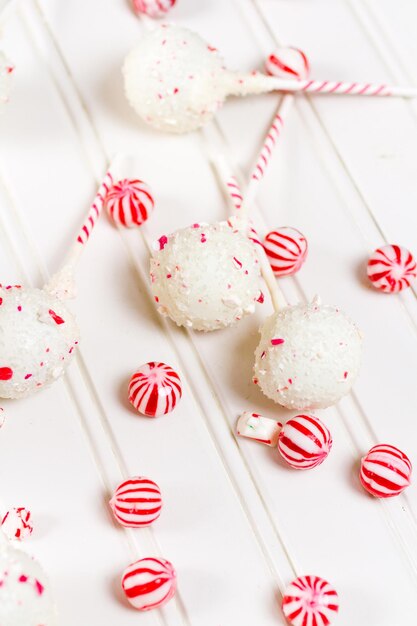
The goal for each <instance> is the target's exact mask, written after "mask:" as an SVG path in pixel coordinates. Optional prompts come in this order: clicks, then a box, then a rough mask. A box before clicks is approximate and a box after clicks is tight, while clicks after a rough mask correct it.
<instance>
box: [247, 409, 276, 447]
mask: <svg viewBox="0 0 417 626" xmlns="http://www.w3.org/2000/svg"><path fill="white" fill-rule="evenodd" d="M281 427H282V424H281V423H280V422H277V421H276V420H273V419H271V418H269V417H263V416H262V415H259V413H252V412H251V411H245V412H244V413H242V415H241V416H240V417H239V420H238V422H237V434H238V435H239V436H240V437H246V438H247V439H253V440H254V441H259V443H264V444H266V445H267V446H271V447H274V446H276V445H277V443H278V436H279V432H280V430H281Z"/></svg>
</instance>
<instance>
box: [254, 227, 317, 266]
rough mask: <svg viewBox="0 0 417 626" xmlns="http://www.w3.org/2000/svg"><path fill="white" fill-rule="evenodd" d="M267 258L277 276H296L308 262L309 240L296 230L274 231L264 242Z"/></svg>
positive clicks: (286, 228)
mask: <svg viewBox="0 0 417 626" xmlns="http://www.w3.org/2000/svg"><path fill="white" fill-rule="evenodd" d="M264 248H265V252H266V256H267V257H268V260H269V262H270V264H271V267H272V271H273V272H274V274H275V276H287V275H289V274H295V273H296V272H298V270H299V269H300V268H301V266H302V264H303V263H304V261H305V260H306V257H307V250H308V244H307V239H306V238H305V237H304V235H303V234H302V233H300V231H299V230H297V229H296V228H290V227H289V226H284V227H283V228H278V229H277V230H272V231H271V232H270V233H268V234H267V236H266V237H265V240H264Z"/></svg>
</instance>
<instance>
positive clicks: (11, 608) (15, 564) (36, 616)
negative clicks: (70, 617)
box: [0, 538, 57, 626]
mask: <svg viewBox="0 0 417 626" xmlns="http://www.w3.org/2000/svg"><path fill="white" fill-rule="evenodd" d="M0 624H1V625H2V626H3V625H4V626H56V624H57V616H56V609H55V604H54V601H53V598H52V594H51V591H50V588H49V583H48V580H47V578H46V575H45V573H44V571H43V570H42V568H41V566H40V565H39V563H38V562H37V561H35V560H34V559H32V558H31V557H30V556H29V555H27V554H26V553H25V552H22V551H21V550H19V549H17V548H14V547H13V546H11V545H10V544H8V543H6V541H5V540H4V538H0Z"/></svg>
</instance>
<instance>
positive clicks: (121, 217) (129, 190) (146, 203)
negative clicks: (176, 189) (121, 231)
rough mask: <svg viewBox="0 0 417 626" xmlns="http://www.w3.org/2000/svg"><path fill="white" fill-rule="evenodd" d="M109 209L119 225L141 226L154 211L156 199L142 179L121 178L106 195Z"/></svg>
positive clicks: (114, 220) (112, 217)
mask: <svg viewBox="0 0 417 626" xmlns="http://www.w3.org/2000/svg"><path fill="white" fill-rule="evenodd" d="M106 206H107V211H108V213H109V216H110V218H111V220H112V221H113V222H114V223H115V224H117V225H118V226H125V227H126V228H133V227H135V226H141V225H142V224H143V223H144V222H146V220H147V219H148V218H149V216H150V214H151V213H152V211H153V209H154V206H155V201H154V199H153V195H152V192H151V190H150V188H149V186H148V185H147V184H146V183H144V182H143V181H142V180H136V179H135V180H129V179H127V178H125V179H124V180H119V181H118V182H117V183H115V184H114V185H113V186H112V187H111V189H110V190H109V192H108V194H107V196H106Z"/></svg>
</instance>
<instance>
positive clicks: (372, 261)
mask: <svg viewBox="0 0 417 626" xmlns="http://www.w3.org/2000/svg"><path fill="white" fill-rule="evenodd" d="M367 271H368V278H369V280H370V281H371V283H372V285H373V286H374V287H375V288H376V289H380V290H381V291H385V292H386V293H398V292H399V291H402V290H403V289H405V288H406V287H409V286H410V284H411V281H413V280H414V279H415V278H416V276H417V267H416V261H415V259H414V257H413V255H412V254H411V252H409V250H407V248H404V247H403V246H397V245H388V246H382V247H381V248H377V249H376V250H375V252H374V253H373V254H372V255H371V257H370V258H369V261H368V268H367Z"/></svg>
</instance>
